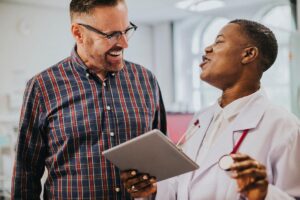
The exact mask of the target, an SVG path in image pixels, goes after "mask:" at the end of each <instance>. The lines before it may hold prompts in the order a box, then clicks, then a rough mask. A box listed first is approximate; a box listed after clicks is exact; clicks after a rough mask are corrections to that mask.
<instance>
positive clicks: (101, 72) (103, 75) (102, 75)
mask: <svg viewBox="0 0 300 200" xmlns="http://www.w3.org/2000/svg"><path fill="white" fill-rule="evenodd" d="M77 54H78V55H79V57H80V58H81V60H82V61H83V63H84V64H85V66H86V67H87V68H88V69H89V70H90V71H92V72H93V73H95V74H96V75H97V76H98V77H99V78H100V79H101V80H102V81H104V80H105V78H106V75H107V71H106V70H104V69H100V68H99V67H97V66H94V65H93V64H92V63H90V62H89V60H88V59H87V58H86V56H85V54H84V52H82V51H81V49H80V48H77Z"/></svg>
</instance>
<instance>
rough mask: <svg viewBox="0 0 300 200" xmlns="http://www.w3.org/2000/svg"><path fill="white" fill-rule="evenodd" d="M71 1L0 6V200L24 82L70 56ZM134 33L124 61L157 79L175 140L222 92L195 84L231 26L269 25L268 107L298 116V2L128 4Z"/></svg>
mask: <svg viewBox="0 0 300 200" xmlns="http://www.w3.org/2000/svg"><path fill="white" fill-rule="evenodd" d="M69 2H70V0H51V1H47V0H0V22H1V31H0V33H1V36H0V44H1V46H0V62H1V65H0V67H1V71H0V81H1V84H0V199H9V193H10V182H11V175H12V165H13V160H14V151H15V149H14V148H15V143H16V138H17V134H18V120H19V114H20V108H21V103H22V97H23V92H24V88H25V84H26V82H27V81H28V80H29V78H31V77H32V76H33V75H35V74H37V73H39V72H40V71H42V70H44V69H45V68H47V67H49V66H51V65H53V64H55V63H57V62H58V61H60V60H61V59H63V58H65V57H67V56H69V55H70V52H71V49H72V47H73V45H74V40H73V38H72V37H71V33H70V20H69V13H68V5H69ZM127 4H128V8H129V17H130V20H131V21H132V22H133V23H135V24H136V25H138V27H139V28H138V30H137V32H136V33H135V35H134V36H133V37H132V39H131V40H130V43H129V48H128V49H127V50H126V52H125V58H126V59H128V60H130V61H133V62H136V63H139V64H141V65H143V66H145V67H146V68H148V69H150V70H152V71H153V72H154V74H155V75H156V76H157V79H158V81H159V84H160V86H161V90H162V93H163V98H164V102H165V106H166V109H167V111H168V122H169V124H168V128H169V132H170V135H171V137H172V139H173V140H174V141H176V140H177V139H178V137H179V135H181V134H182V133H183V132H184V130H185V128H186V126H187V123H188V121H189V120H190V118H191V117H192V115H193V113H194V112H196V111H198V110H200V109H201V108H202V107H204V106H207V105H210V104H212V103H214V102H215V100H216V98H217V97H218V96H219V95H220V91H218V90H217V89H215V88H213V87H211V86H209V85H207V84H205V83H203V82H201V81H200V80H199V74H200V68H199V67H198V65H199V63H200V62H201V56H202V55H203V49H204V47H206V46H207V45H208V44H211V43H212V42H213V41H214V39H215V36H216V34H217V33H218V31H219V30H220V29H221V27H222V26H223V25H225V24H226V23H227V22H228V21H230V20H232V19H236V18H245V19H251V20H256V21H259V22H261V23H263V24H265V25H267V26H268V27H270V28H271V29H272V30H273V31H274V33H275V35H276V37H277V39H278V43H279V54H278V58H277V61H276V63H275V64H274V66H273V67H272V68H271V69H269V70H268V71H267V72H266V73H265V74H264V77H263V80H262V84H263V85H264V88H265V89H266V91H267V93H268V95H269V97H270V98H271V99H272V101H273V102H274V103H276V104H278V105H280V106H282V107H284V108H285V109H287V110H289V111H291V112H293V113H294V114H295V115H297V116H298V117H299V116H300V65H299V64H300V31H299V26H300V5H299V4H300V3H299V0H251V1H242V0H151V1H142V0H127Z"/></svg>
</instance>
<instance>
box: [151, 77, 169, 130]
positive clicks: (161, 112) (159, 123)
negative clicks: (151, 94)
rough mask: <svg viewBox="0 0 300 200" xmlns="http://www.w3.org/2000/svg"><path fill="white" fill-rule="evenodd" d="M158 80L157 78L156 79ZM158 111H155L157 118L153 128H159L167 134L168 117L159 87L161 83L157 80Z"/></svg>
mask: <svg viewBox="0 0 300 200" xmlns="http://www.w3.org/2000/svg"><path fill="white" fill-rule="evenodd" d="M155 81H156V80H155ZM156 97H157V100H156V102H158V103H157V105H156V112H155V118H154V121H153V126H152V127H153V129H159V130H161V132H163V133H164V134H167V117H166V110H165V106H164V102H163V99H162V95H161V91H160V88H159V85H158V83H157V81H156Z"/></svg>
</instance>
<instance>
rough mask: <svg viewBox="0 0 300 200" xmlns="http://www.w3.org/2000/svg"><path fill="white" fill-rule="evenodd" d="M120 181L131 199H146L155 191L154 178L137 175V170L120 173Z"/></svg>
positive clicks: (141, 174) (146, 175)
mask: <svg viewBox="0 0 300 200" xmlns="http://www.w3.org/2000/svg"><path fill="white" fill-rule="evenodd" d="M121 180H122V181H123V184H124V187H125V188H127V192H128V193H130V195H131V196H132V197H133V198H141V197H148V196H150V195H152V194H154V193H156V190H157V186H156V178H155V177H151V176H149V175H148V174H145V173H138V172H137V170H127V171H122V172H121Z"/></svg>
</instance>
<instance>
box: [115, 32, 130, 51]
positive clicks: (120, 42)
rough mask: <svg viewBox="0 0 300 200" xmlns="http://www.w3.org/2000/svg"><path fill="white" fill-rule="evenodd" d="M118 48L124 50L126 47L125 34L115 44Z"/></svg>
mask: <svg viewBox="0 0 300 200" xmlns="http://www.w3.org/2000/svg"><path fill="white" fill-rule="evenodd" d="M117 45H118V46H120V47H122V48H124V49H126V48H127V47H128V39H127V37H126V35H125V34H122V35H121V36H120V38H119V40H118V43H117Z"/></svg>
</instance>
